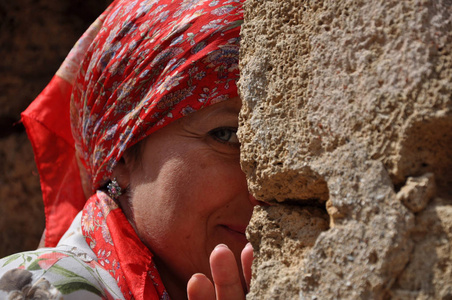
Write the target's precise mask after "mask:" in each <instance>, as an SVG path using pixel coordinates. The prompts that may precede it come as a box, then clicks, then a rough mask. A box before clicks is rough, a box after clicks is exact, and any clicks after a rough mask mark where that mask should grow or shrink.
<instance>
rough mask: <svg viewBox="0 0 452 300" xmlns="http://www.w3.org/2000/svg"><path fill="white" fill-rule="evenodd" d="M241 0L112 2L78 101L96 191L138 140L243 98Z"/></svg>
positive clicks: (81, 77) (78, 124)
mask: <svg viewBox="0 0 452 300" xmlns="http://www.w3.org/2000/svg"><path fill="white" fill-rule="evenodd" d="M236 2H239V1H235V0H223V1H218V0H183V1H168V0H161V1H158V0H143V1H129V0H122V1H116V2H115V3H113V4H112V6H111V7H110V10H109V13H108V14H107V15H106V16H105V20H104V22H103V25H102V27H101V28H100V30H99V32H98V34H97V35H96V37H95V38H94V40H93V41H92V43H91V46H90V48H89V49H88V51H87V54H86V56H85V58H84V60H83V62H82V64H81V67H80V70H79V72H78V77H77V78H76V80H75V82H74V87H73V94H72V102H71V120H72V121H71V122H72V132H73V136H74V139H75V145H76V150H77V152H78V153H79V155H80V159H81V162H82V164H83V166H84V167H85V168H86V170H87V173H88V176H90V178H89V180H90V181H91V184H92V188H93V190H94V189H96V188H99V187H100V186H101V185H102V184H103V183H105V182H106V181H107V180H108V179H109V176H110V173H111V172H112V170H113V168H114V166H115V165H116V162H117V161H118V160H119V159H120V158H121V156H122V155H123V154H124V151H125V150H126V149H127V148H129V147H130V146H132V145H133V144H135V143H137V142H138V141H140V140H142V139H143V138H145V137H146V136H148V135H149V134H151V133H152V132H154V131H156V130H158V129H159V128H161V127H163V126H165V125H167V124H168V123H170V122H172V121H174V120H176V119H178V118H180V117H183V116H185V115H187V114H189V113H191V112H194V111H197V110H199V109H201V108H203V107H206V106H208V105H211V104H214V103H218V102H220V101H224V100H227V99H229V98H232V97H235V96H237V87H236V81H237V79H238V76H239V70H238V54H239V40H240V38H239V30H240V25H241V23H242V18H243V15H242V8H241V5H237V3H236Z"/></svg>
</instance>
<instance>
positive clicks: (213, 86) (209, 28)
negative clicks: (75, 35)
mask: <svg viewBox="0 0 452 300" xmlns="http://www.w3.org/2000/svg"><path fill="white" fill-rule="evenodd" d="M240 2H241V1H239V0H221V1H220V0H199V1H196V0H162V1H159V0H134V1H131V0H118V1H115V2H114V3H112V5H111V6H110V7H109V8H108V9H107V10H106V11H105V13H104V14H102V15H101V16H100V17H99V19H98V20H97V21H96V22H95V23H94V24H93V25H92V26H91V27H90V29H88V31H87V32H86V33H85V34H84V36H83V37H82V38H81V39H80V40H79V42H78V43H77V44H76V46H75V47H74V49H73V50H72V51H71V53H70V54H69V56H68V58H67V59H66V60H65V62H64V63H63V65H62V66H61V68H60V69H59V70H58V72H57V74H56V76H55V77H54V78H53V79H52V81H51V82H50V84H49V85H48V86H47V88H46V89H45V90H44V91H43V92H42V93H41V95H40V96H39V97H38V98H37V99H36V100H35V101H34V102H33V103H32V104H31V105H30V107H29V108H28V109H27V110H26V111H25V112H24V113H23V115H22V117H23V122H24V124H25V126H26V128H27V132H28V134H29V137H30V140H31V142H32V144H33V148H34V151H35V158H36V161H37V165H38V169H39V171H40V176H41V177H40V178H41V186H42V191H43V198H44V204H45V212H46V234H45V246H46V247H47V248H42V249H38V250H36V251H32V252H25V253H19V254H16V255H12V256H10V257H7V258H4V259H3V260H0V298H1V297H2V296H3V297H15V295H16V296H17V295H22V296H25V297H28V298H30V299H31V298H33V297H39V296H41V297H44V298H46V297H47V298H54V299H58V298H60V297H64V299H81V298H87V299H90V298H99V297H100V298H106V299H134V298H135V299H168V298H170V297H171V298H173V299H183V298H187V296H188V298H190V299H215V298H217V299H241V298H244V292H243V291H244V287H246V283H245V282H246V281H248V282H249V278H250V263H251V259H252V249H251V248H250V246H246V244H247V241H246V238H245V234H244V232H245V227H246V225H247V224H248V221H249V219H250V217H251V212H252V208H253V206H254V205H255V204H256V200H255V199H253V197H251V196H250V195H249V193H248V190H247V186H246V180H245V177H244V174H243V173H242V171H241V170H240V165H239V142H238V140H237V137H236V135H235V132H236V130H237V124H238V122H237V116H238V111H239V109H240V106H241V102H240V99H239V98H238V96H237V87H236V80H237V78H238V74H239V72H238V46H239V30H240V24H241V22H242V19H243V14H242V9H241V3H240ZM69 112H70V113H69ZM79 211H80V212H79ZM63 234H64V235H63ZM245 246H246V247H245ZM243 248H244V251H243V253H242V259H243V269H244V270H246V272H245V273H246V276H242V275H240V273H241V272H239V270H240V269H241V267H242V266H241V265H242V263H241V259H240V256H241V251H242V249H243ZM245 277H246V280H245ZM28 298H27V299H28Z"/></svg>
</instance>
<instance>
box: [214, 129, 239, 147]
mask: <svg viewBox="0 0 452 300" xmlns="http://www.w3.org/2000/svg"><path fill="white" fill-rule="evenodd" d="M224 131H228V133H229V135H228V140H224V139H222V138H220V137H219V136H218V133H224ZM236 132H237V128H234V127H218V128H215V129H213V130H211V131H209V135H210V136H211V137H212V138H213V139H215V140H216V141H218V142H220V143H223V144H233V145H236V144H239V142H238V141H237V142H230V141H229V140H230V139H231V137H232V135H235V134H236ZM236 139H237V137H236Z"/></svg>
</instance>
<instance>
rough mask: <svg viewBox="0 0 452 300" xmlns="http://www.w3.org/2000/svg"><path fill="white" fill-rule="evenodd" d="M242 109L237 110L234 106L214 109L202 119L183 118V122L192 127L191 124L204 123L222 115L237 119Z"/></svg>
mask: <svg viewBox="0 0 452 300" xmlns="http://www.w3.org/2000/svg"><path fill="white" fill-rule="evenodd" d="M199 111H202V110H199ZM239 112H240V109H238V110H237V109H236V108H235V107H232V106H227V107H222V108H218V109H212V110H211V111H209V112H208V113H205V114H203V115H202V116H201V117H200V118H190V117H188V118H182V121H183V122H184V123H185V124H186V125H191V124H196V123H199V122H203V121H204V120H206V119H211V118H214V117H215V116H217V115H222V116H225V117H227V118H229V117H230V118H231V119H232V118H234V119H237V118H238V115H239Z"/></svg>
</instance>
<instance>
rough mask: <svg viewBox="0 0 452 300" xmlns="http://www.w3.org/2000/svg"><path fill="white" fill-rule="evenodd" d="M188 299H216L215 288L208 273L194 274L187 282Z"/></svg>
mask: <svg viewBox="0 0 452 300" xmlns="http://www.w3.org/2000/svg"><path fill="white" fill-rule="evenodd" d="M187 296H188V300H215V289H214V287H213V284H212V282H211V281H210V280H209V278H207V277H206V275H204V274H201V273H197V274H194V275H193V276H192V277H191V278H190V280H189V281H188V284H187Z"/></svg>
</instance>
